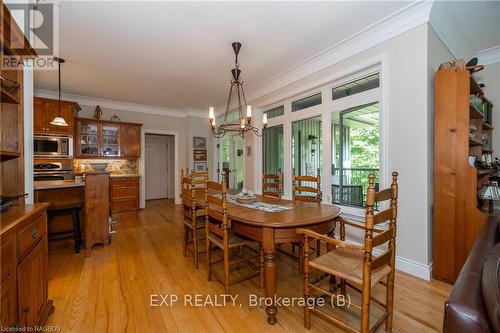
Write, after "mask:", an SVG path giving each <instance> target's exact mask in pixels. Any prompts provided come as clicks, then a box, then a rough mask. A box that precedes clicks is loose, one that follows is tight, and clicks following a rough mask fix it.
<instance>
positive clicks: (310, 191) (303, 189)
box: [295, 185, 317, 193]
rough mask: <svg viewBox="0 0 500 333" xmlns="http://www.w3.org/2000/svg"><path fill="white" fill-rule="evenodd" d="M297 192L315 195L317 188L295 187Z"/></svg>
mask: <svg viewBox="0 0 500 333" xmlns="http://www.w3.org/2000/svg"><path fill="white" fill-rule="evenodd" d="M295 191H297V192H307V193H317V188H315V187H312V186H306V185H299V186H295Z"/></svg>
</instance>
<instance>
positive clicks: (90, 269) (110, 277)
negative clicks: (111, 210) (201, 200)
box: [47, 200, 451, 333]
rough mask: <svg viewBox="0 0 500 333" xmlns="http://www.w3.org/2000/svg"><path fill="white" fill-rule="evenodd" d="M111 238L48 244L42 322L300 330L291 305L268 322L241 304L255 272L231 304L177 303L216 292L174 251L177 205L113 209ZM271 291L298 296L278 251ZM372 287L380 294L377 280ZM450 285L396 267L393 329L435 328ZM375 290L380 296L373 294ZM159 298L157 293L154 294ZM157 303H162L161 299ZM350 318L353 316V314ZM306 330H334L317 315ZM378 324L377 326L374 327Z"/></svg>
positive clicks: (82, 328) (108, 327)
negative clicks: (86, 244) (75, 246)
mask: <svg viewBox="0 0 500 333" xmlns="http://www.w3.org/2000/svg"><path fill="white" fill-rule="evenodd" d="M116 220H117V221H118V225H117V227H116V229H117V233H116V234H115V235H113V240H112V243H111V245H109V246H107V247H97V248H94V250H93V251H92V254H91V256H88V257H86V256H85V253H84V251H82V252H81V253H79V254H74V253H73V250H72V247H71V246H69V247H67V248H60V249H54V250H51V251H50V252H49V298H51V299H53V300H54V302H55V312H54V313H53V314H52V315H51V316H50V317H49V321H48V323H47V325H57V326H59V327H60V329H61V332H85V333H88V332H155V333H157V332H238V333H243V332H307V330H305V329H304V328H303V317H302V314H303V310H302V308H301V307H299V306H294V307H280V308H279V312H278V323H277V324H276V325H274V326H271V325H268V324H267V321H266V316H265V310H264V308H263V307H262V308H259V307H249V306H248V295H249V294H255V295H262V291H261V290H260V288H259V279H258V277H257V278H255V279H253V280H249V281H246V282H244V283H241V284H238V285H235V286H234V287H232V290H231V291H232V294H233V295H238V300H237V303H236V304H237V306H230V305H227V306H225V307H218V306H206V307H194V306H184V304H183V299H182V296H183V295H185V294H197V293H198V294H202V295H219V294H223V293H224V291H223V287H222V285H221V284H220V283H218V282H217V281H212V282H208V281H207V274H206V269H205V263H204V260H201V265H200V268H199V269H198V270H195V269H194V267H193V260H192V258H191V257H186V258H183V257H182V242H181V237H182V236H181V224H180V223H181V219H180V208H179V207H178V206H175V205H174V204H173V201H171V200H155V201H149V202H148V203H147V205H146V208H145V209H144V210H142V211H141V212H139V213H138V214H132V215H120V216H118V217H116ZM277 262H278V294H279V295H280V296H301V294H302V279H301V278H300V276H299V274H298V266H297V263H296V262H295V261H294V260H293V259H292V258H290V257H288V256H286V255H283V254H278V255H277ZM377 288H382V289H380V290H377V291H376V292H375V295H377V293H378V294H380V295H381V294H383V292H384V290H383V287H376V289H377ZM450 291H451V286H449V285H446V284H443V283H440V282H437V281H432V282H430V283H429V282H426V281H423V280H420V279H417V278H414V277H412V276H409V275H407V274H404V273H397V274H396V291H395V305H394V308H395V315H394V331H395V332H440V331H441V325H442V319H443V318H442V317H443V304H444V301H445V299H446V298H447V296H448V294H449V292H450ZM151 294H162V295H166V294H176V295H179V297H180V300H179V301H178V303H175V304H173V305H172V306H160V307H152V306H150V295H151ZM380 298H382V297H380ZM160 301H161V299H160V298H158V302H160ZM163 305H164V304H163ZM354 319H355V318H354ZM310 332H340V330H339V329H338V328H337V327H335V326H333V325H331V324H329V323H327V322H324V321H323V320H322V319H320V318H319V317H317V316H313V318H312V328H311V330H310ZM378 332H383V325H382V328H380V329H379V330H378Z"/></svg>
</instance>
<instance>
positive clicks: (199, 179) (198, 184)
mask: <svg viewBox="0 0 500 333" xmlns="http://www.w3.org/2000/svg"><path fill="white" fill-rule="evenodd" d="M189 177H190V178H191V181H192V184H193V186H194V187H195V188H197V189H200V188H201V189H204V188H205V181H206V180H208V168H207V169H206V170H205V171H200V172H195V171H194V170H191V173H190V174H189Z"/></svg>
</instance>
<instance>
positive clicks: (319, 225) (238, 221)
mask: <svg viewBox="0 0 500 333" xmlns="http://www.w3.org/2000/svg"><path fill="white" fill-rule="evenodd" d="M233 199H234V196H233ZM231 201H232V203H231ZM231 201H230V200H228V202H227V208H226V212H227V216H228V218H229V220H230V221H231V228H232V230H233V232H235V233H237V234H239V235H243V236H245V237H247V238H249V239H253V240H255V241H258V242H260V243H261V245H262V248H263V252H264V294H265V297H266V300H269V301H268V302H266V313H267V321H268V323H269V324H271V325H272V324H275V323H276V321H277V318H276V316H277V313H278V308H277V306H276V302H275V300H276V293H277V287H278V286H277V267H276V255H275V252H276V246H277V245H278V244H284V243H293V242H300V241H302V240H303V236H302V235H299V234H297V233H296V229H297V228H307V229H310V230H313V231H316V232H318V233H320V234H328V233H330V232H332V231H333V229H334V223H335V222H334V221H335V219H336V218H337V217H338V216H339V215H340V214H341V210H340V208H339V207H338V206H335V205H332V204H324V203H314V202H302V201H293V200H286V199H279V198H274V197H263V196H260V195H257V196H256V204H255V205H242V204H238V203H237V202H234V200H231ZM196 203H197V205H198V207H200V208H204V207H205V191H204V190H202V191H196ZM259 203H261V204H263V205H259ZM266 205H267V206H271V207H276V209H274V210H273V211H269V210H266V209H262V208H263V207H261V206H266ZM264 208H265V207H264ZM214 209H217V207H214ZM219 209H221V208H220V207H219ZM271 210H272V209H271Z"/></svg>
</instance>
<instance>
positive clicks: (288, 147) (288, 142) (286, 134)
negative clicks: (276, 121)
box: [283, 101, 292, 199]
mask: <svg viewBox="0 0 500 333" xmlns="http://www.w3.org/2000/svg"><path fill="white" fill-rule="evenodd" d="M291 113H292V105H291V103H290V101H287V102H286V103H285V114H284V122H283V147H284V149H285V152H284V155H283V157H284V159H283V196H284V197H285V198H287V199H291V198H292V121H291Z"/></svg>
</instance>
